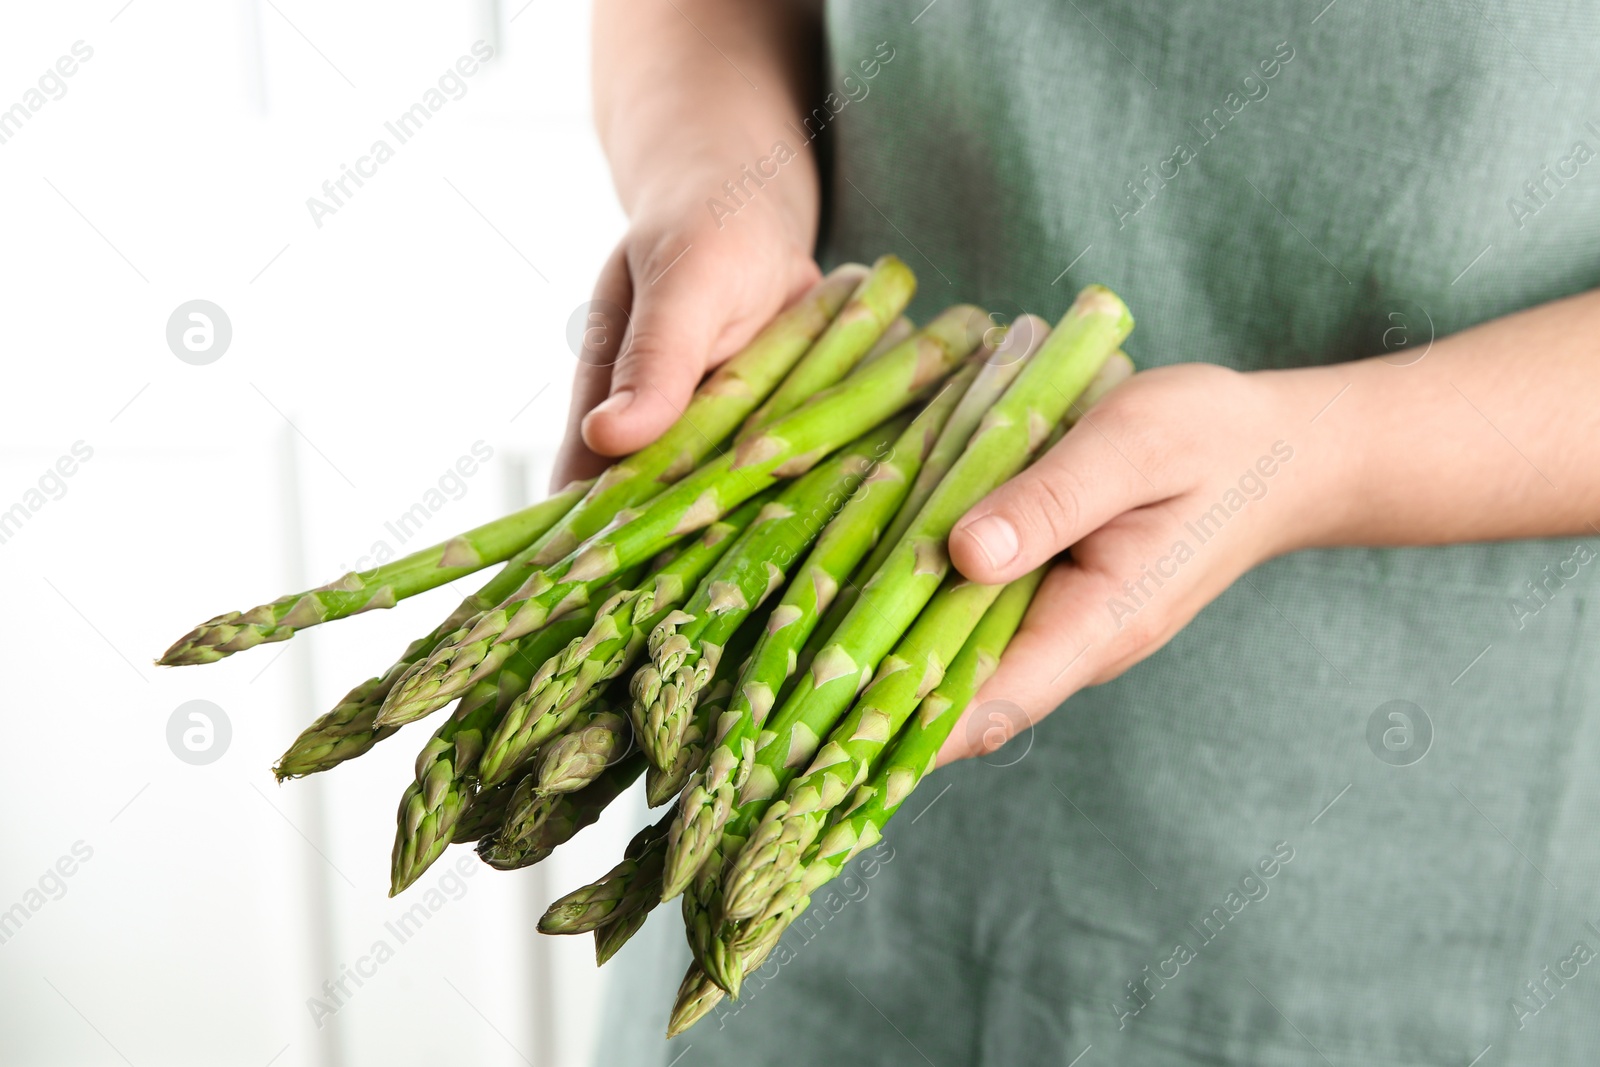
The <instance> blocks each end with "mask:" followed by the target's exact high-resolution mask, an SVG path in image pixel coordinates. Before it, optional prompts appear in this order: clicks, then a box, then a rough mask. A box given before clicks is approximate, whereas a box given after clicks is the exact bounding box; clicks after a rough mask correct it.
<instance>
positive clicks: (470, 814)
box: [450, 782, 516, 845]
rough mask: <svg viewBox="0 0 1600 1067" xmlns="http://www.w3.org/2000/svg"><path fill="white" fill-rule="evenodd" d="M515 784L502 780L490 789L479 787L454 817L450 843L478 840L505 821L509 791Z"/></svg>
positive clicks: (498, 827) (509, 799)
mask: <svg viewBox="0 0 1600 1067" xmlns="http://www.w3.org/2000/svg"><path fill="white" fill-rule="evenodd" d="M515 788H516V786H515V785H513V784H512V783H510V782H502V783H501V784H500V785H497V786H494V787H493V788H491V789H480V790H478V792H477V793H476V794H475V795H474V796H473V798H472V803H471V804H468V805H467V806H466V808H465V809H464V810H463V811H462V812H461V815H460V816H459V817H458V818H457V819H456V832H455V833H453V834H451V835H450V843H451V844H452V845H465V844H470V843H472V842H475V841H479V840H481V839H483V838H485V837H488V836H489V835H490V834H492V833H494V832H495V831H496V830H498V829H500V824H501V823H503V822H505V821H506V805H508V804H509V803H510V802H511V791H512V790H513V789H515Z"/></svg>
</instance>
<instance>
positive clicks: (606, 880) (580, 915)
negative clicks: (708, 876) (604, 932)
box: [539, 819, 667, 934]
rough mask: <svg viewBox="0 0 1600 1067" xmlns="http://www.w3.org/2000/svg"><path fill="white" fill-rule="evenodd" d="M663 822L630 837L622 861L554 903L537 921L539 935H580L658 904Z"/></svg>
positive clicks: (663, 848) (664, 838) (663, 853)
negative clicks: (596, 878)
mask: <svg viewBox="0 0 1600 1067" xmlns="http://www.w3.org/2000/svg"><path fill="white" fill-rule="evenodd" d="M666 844H667V820H666V819H661V820H660V821H658V822H656V823H655V824H654V825H652V826H646V827H645V828H644V829H643V830H640V831H639V832H638V833H637V834H635V835H634V836H633V840H632V841H629V842H628V847H627V848H626V849H625V850H624V851H623V853H622V862H621V863H618V864H617V865H616V866H615V867H613V868H611V869H610V870H609V871H607V872H606V873H605V874H603V875H601V876H600V878H599V879H598V880H596V881H593V882H590V883H589V884H588V885H586V886H583V887H581V888H579V889H574V890H573V891H572V892H570V893H568V894H567V895H566V896H564V897H562V898H561V899H560V900H557V901H556V902H555V903H554V904H551V905H550V907H549V908H548V909H547V910H546V911H545V913H544V917H543V918H541V919H540V920H539V932H540V933H542V934H583V933H588V932H589V931H590V930H598V929H599V928H601V927H602V926H608V925H610V924H612V923H615V922H617V921H619V920H621V919H625V918H627V917H628V916H629V915H632V914H635V913H648V912H649V911H650V909H651V908H653V907H655V906H656V905H657V904H659V903H660V902H661V889H660V886H661V861H662V859H663V858H664V857H665V855H666Z"/></svg>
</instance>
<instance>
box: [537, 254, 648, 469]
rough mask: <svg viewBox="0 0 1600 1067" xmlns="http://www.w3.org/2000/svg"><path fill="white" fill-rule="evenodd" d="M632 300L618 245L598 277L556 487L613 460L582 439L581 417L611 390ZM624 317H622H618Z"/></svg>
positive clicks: (574, 380)
mask: <svg viewBox="0 0 1600 1067" xmlns="http://www.w3.org/2000/svg"><path fill="white" fill-rule="evenodd" d="M632 300H633V286H632V283H631V281H630V279H629V277H628V263H627V258H626V252H625V250H624V248H623V247H621V246H619V247H618V248H617V249H616V250H615V251H614V252H612V253H611V255H610V257H609V258H607V260H606V262H605V265H604V266H602V267H601V268H600V274H599V277H597V278H596V279H595V283H594V295H593V297H592V298H591V299H590V302H589V311H590V316H589V322H588V326H587V328H586V329H585V330H584V332H583V345H582V347H581V348H580V349H579V351H578V365H577V368H576V369H575V370H574V371H573V375H572V396H571V398H570V400H569V402H568V405H567V432H566V435H565V437H564V438H563V439H562V444H561V451H560V452H559V453H557V455H556V462H555V468H554V469H553V470H552V472H551V476H550V487H551V489H552V491H554V490H557V489H560V488H561V487H562V486H564V485H566V484H567V483H568V482H570V481H572V480H573V479H575V478H590V477H593V476H594V475H596V474H599V473H600V472H601V471H602V470H604V469H605V468H606V465H607V463H608V462H609V461H608V460H607V459H606V458H605V457H603V456H600V455H599V454H597V453H596V452H595V451H594V450H593V449H591V448H589V447H588V445H587V444H586V443H585V441H584V439H583V420H584V416H586V415H587V414H588V413H589V412H590V411H591V410H592V409H593V408H594V407H595V405H596V404H599V403H600V402H601V401H603V400H604V399H605V398H606V396H607V395H608V394H609V393H610V392H611V365H612V364H613V363H615V362H616V361H617V354H618V353H619V352H620V351H621V349H622V343H623V339H624V337H625V336H626V334H627V329H626V318H625V315H624V314H621V313H620V312H622V311H623V309H626V308H627V307H628V305H629V304H630V303H632ZM617 320H621V321H617Z"/></svg>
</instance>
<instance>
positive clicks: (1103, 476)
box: [950, 420, 1169, 585]
mask: <svg viewBox="0 0 1600 1067" xmlns="http://www.w3.org/2000/svg"><path fill="white" fill-rule="evenodd" d="M1104 421H1108V420H1096V421H1095V422H1090V421H1089V420H1084V421H1082V422H1080V423H1078V424H1077V425H1076V426H1074V427H1073V428H1072V429H1071V430H1069V431H1068V432H1067V434H1066V436H1065V437H1063V438H1062V439H1061V440H1060V441H1059V442H1057V443H1056V446H1055V447H1054V448H1052V449H1050V451H1048V452H1046V453H1045V454H1044V455H1042V456H1040V457H1039V458H1038V459H1037V460H1036V461H1034V463H1033V465H1032V466H1030V467H1028V468H1027V469H1025V470H1023V471H1022V472H1021V473H1019V474H1018V475H1017V476H1016V477H1014V478H1012V479H1011V480H1010V481H1008V482H1006V483H1005V484H1004V485H1002V486H1000V488H998V489H996V490H995V491H994V492H992V493H990V494H989V495H988V496H986V497H984V498H983V499H982V500H981V501H979V502H978V503H977V505H975V506H974V507H973V508H972V510H970V511H968V512H967V513H966V515H964V516H962V518H961V521H960V522H958V523H957V524H956V527H955V529H954V530H952V531H951V533H950V561H951V562H952V563H954V564H955V565H956V568H957V569H958V570H960V571H961V573H962V574H964V575H965V576H966V577H967V578H969V579H971V580H972V581H974V582H982V583H983V584H985V585H994V584H998V583H1000V582H1009V581H1011V580H1013V579H1015V578H1020V577H1021V576H1022V575H1024V574H1026V573H1028V572H1029V571H1031V570H1033V568H1035V567H1037V566H1039V565H1040V564H1042V563H1044V562H1045V561H1046V560H1048V559H1049V558H1050V557H1051V556H1053V555H1055V554H1056V553H1057V552H1060V551H1062V550H1063V549H1066V548H1070V547H1071V546H1072V545H1073V544H1075V543H1076V542H1077V541H1079V540H1081V539H1082V538H1083V537H1085V536H1086V535H1088V534H1090V533H1093V532H1094V531H1095V530H1098V529H1099V528H1100V527H1101V526H1104V525H1105V524H1106V523H1108V522H1110V521H1111V520H1112V519H1114V518H1116V517H1117V516H1118V515H1120V514H1122V513H1123V512H1124V511H1128V510H1130V509H1132V508H1136V507H1139V506H1141V505H1143V504H1149V503H1152V502H1153V501H1156V500H1163V499H1165V498H1166V497H1167V496H1168V495H1169V494H1167V493H1164V492H1161V491H1160V490H1158V489H1157V488H1156V487H1155V486H1154V485H1153V484H1151V483H1150V482H1149V481H1148V480H1147V479H1146V478H1145V477H1144V476H1143V475H1142V474H1140V473H1139V471H1138V470H1136V469H1135V468H1134V467H1133V465H1132V463H1131V462H1130V461H1129V460H1128V459H1127V458H1126V457H1125V456H1124V455H1123V454H1122V453H1121V452H1119V451H1118V450H1117V448H1116V447H1115V446H1114V445H1113V444H1112V443H1111V440H1110V438H1108V437H1107V436H1106V432H1105V431H1106V429H1107V427H1103V426H1102V425H1101V423H1102V422H1104Z"/></svg>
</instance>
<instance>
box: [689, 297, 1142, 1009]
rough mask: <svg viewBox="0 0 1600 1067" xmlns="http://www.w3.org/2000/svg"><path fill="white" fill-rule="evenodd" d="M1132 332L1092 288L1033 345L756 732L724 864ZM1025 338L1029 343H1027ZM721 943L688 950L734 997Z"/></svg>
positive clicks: (715, 908) (714, 905) (704, 907)
mask: <svg viewBox="0 0 1600 1067" xmlns="http://www.w3.org/2000/svg"><path fill="white" fill-rule="evenodd" d="M1132 325H1133V323H1132V319H1131V317H1130V316H1129V315H1128V312H1127V308H1126V307H1124V306H1123V304H1122V301H1121V300H1119V299H1118V298H1117V297H1116V295H1115V294H1113V293H1112V292H1111V291H1110V290H1108V289H1105V288H1103V287H1100V286H1090V287H1088V288H1086V289H1084V290H1083V291H1082V292H1081V293H1079V294H1078V298H1077V299H1076V300H1075V301H1074V302H1073V305H1072V307H1071V308H1070V309H1069V310H1068V311H1067V314H1066V315H1065V316H1063V318H1062V320H1061V322H1060V323H1059V324H1058V326H1057V327H1056V329H1055V331H1054V332H1052V333H1051V334H1050V335H1049V337H1048V339H1046V340H1044V341H1043V344H1042V347H1041V348H1040V350H1039V352H1038V354H1037V356H1036V357H1035V358H1033V359H1031V360H1030V361H1029V362H1028V365H1027V366H1026V367H1025V368H1024V369H1023V371H1022V373H1021V374H1019V375H1018V376H1017V378H1016V379H1015V380H1014V381H1013V382H1012V383H1011V386H1010V387H1009V388H1008V389H1007V390H1006V392H1005V394H1004V396H1002V397H1001V398H1000V400H999V401H998V402H997V403H996V404H995V405H994V406H993V407H992V408H991V409H990V410H989V413H988V414H987V415H985V416H984V419H983V421H982V422H981V423H980V425H979V427H978V430H977V431H976V432H975V433H974V434H973V436H972V438H971V440H969V441H968V442H967V447H966V449H965V450H964V451H963V452H962V454H961V457H960V458H959V459H958V460H957V461H956V463H955V465H954V466H953V467H952V468H951V469H950V472H949V473H948V474H947V475H946V476H945V478H944V479H943V480H942V481H941V482H940V483H939V485H938V487H937V488H936V489H935V490H934V492H933V494H932V495H931V496H930V497H929V498H928V501H927V503H925V504H924V505H923V507H922V509H921V510H920V511H919V512H918V514H917V517H916V519H915V520H913V522H912V523H911V524H910V526H909V527H908V528H907V530H906V534H905V537H904V538H903V539H902V540H901V541H900V543H899V544H898V545H897V546H896V547H895V549H894V551H892V552H891V553H890V555H889V557H888V558H887V559H886V560H885V562H884V564H883V566H882V567H880V568H879V569H878V571H877V573H875V574H874V575H873V576H872V578H871V580H870V581H869V582H868V583H867V585H866V586H865V587H864V588H863V589H862V591H861V596H860V598H859V599H858V601H857V602H856V604H855V606H854V607H853V608H852V609H851V610H850V612H849V614H848V615H846V616H845V618H844V620H843V621H842V622H841V623H840V624H839V627H838V629H837V630H836V631H834V633H833V634H832V635H831V636H830V637H829V638H828V644H827V645H826V646H825V647H824V648H822V650H821V651H819V652H818V653H817V655H816V657H815V659H813V660H812V663H811V666H810V668H809V669H808V670H807V672H806V673H805V674H804V675H803V676H801V678H800V680H799V683H798V685H797V686H796V687H795V689H794V691H793V692H792V693H791V694H790V696H789V698H788V700H786V701H785V702H784V705H783V707H782V708H780V709H779V712H778V714H777V716H776V717H775V718H774V719H773V721H772V722H771V724H770V725H769V726H768V727H767V728H766V729H765V730H763V733H762V735H761V739H760V741H759V742H758V745H757V749H756V753H755V757H754V759H753V761H752V766H751V770H750V773H749V776H748V778H747V779H746V781H745V784H744V787H743V788H742V790H741V791H740V794H739V804H740V808H739V812H738V814H737V815H736V816H735V817H734V818H732V819H730V821H729V823H728V825H727V826H726V827H725V829H724V831H723V835H724V843H723V849H724V854H725V855H731V853H732V852H733V851H734V850H735V848H734V846H742V844H743V842H744V840H745V839H746V838H747V837H748V836H749V834H750V831H751V830H752V829H753V828H754V826H755V824H756V822H757V821H758V820H759V819H760V818H761V816H762V815H764V814H765V811H766V807H767V806H768V804H769V803H770V802H771V800H772V799H773V798H774V797H776V796H777V794H778V792H779V791H780V790H781V789H782V788H783V787H784V786H785V785H787V784H788V782H789V781H790V780H791V779H792V778H793V777H794V774H795V768H797V767H798V766H800V765H801V764H803V763H805V762H806V761H807V760H809V759H810V758H811V757H812V756H813V755H814V754H815V750H816V746H817V744H818V741H819V740H820V738H821V737H822V736H823V735H824V734H826V733H827V732H828V731H829V730H831V729H832V728H833V726H834V724H835V723H836V722H837V720H838V718H839V716H840V714H841V713H842V712H843V711H844V709H845V707H846V706H848V704H849V703H850V701H851V699H852V698H853V697H854V696H855V694H856V692H857V691H859V689H860V688H861V687H862V686H863V685H864V684H865V683H866V681H867V680H868V679H870V677H871V672H872V671H873V669H874V668H875V667H876V666H877V664H878V662H879V661H880V660H881V659H882V658H883V656H884V655H885V654H886V653H887V652H888V651H889V648H890V647H892V646H893V644H894V643H895V641H896V640H898V638H899V637H900V636H901V635H902V634H904V633H905V631H906V629H907V628H908V627H909V626H910V624H911V620H912V619H914V618H915V617H916V615H917V613H918V612H920V611H921V610H922V608H923V606H924V605H925V604H927V602H928V600H929V599H930V598H931V597H932V595H933V592H934V590H935V588H936V587H937V586H938V584H939V582H940V581H941V580H942V579H943V578H944V576H945V574H946V573H947V572H948V570H949V568H950V560H949V556H948V555H947V554H946V551H945V539H946V538H947V537H948V536H949V533H950V530H951V529H952V528H953V527H954V526H955V523H956V521H957V520H958V519H959V518H960V517H961V515H962V514H964V513H965V512H966V511H967V509H968V508H970V507H971V506H972V505H973V504H976V503H977V502H978V501H979V500H980V499H982V497H983V496H984V495H985V494H986V493H988V492H989V490H991V489H992V488H993V487H994V486H996V485H998V484H999V483H1001V482H1003V481H1005V480H1006V479H1008V478H1010V477H1011V476H1012V475H1013V474H1015V473H1016V472H1017V471H1019V470H1020V469H1021V468H1022V466H1023V465H1024V464H1025V463H1026V462H1027V460H1028V457H1029V455H1030V454H1031V453H1033V452H1034V451H1035V450H1036V449H1037V448H1038V447H1039V446H1040V445H1041V444H1042V443H1043V442H1044V439H1045V438H1046V436H1047V435H1048V434H1049V433H1050V430H1051V428H1052V427H1054V426H1056V425H1057V424H1059V422H1060V421H1061V418H1062V416H1063V415H1065V413H1066V410H1067V408H1068V406H1069V405H1070V403H1071V401H1072V399H1073V398H1074V397H1076V396H1077V395H1078V394H1080V393H1082V392H1083V389H1084V388H1085V387H1086V386H1087V385H1088V383H1089V381H1090V379H1091V378H1093V377H1094V375H1095V373H1096V372H1097V371H1098V370H1099V368H1100V366H1101V365H1102V364H1103V363H1104V362H1105V361H1106V359H1107V358H1108V357H1109V356H1110V354H1111V352H1112V351H1113V350H1114V349H1115V348H1116V346H1117V345H1118V344H1119V343H1120V342H1121V341H1122V339H1123V338H1124V337H1126V336H1127V334H1128V331H1129V330H1131V329H1132ZM1030 332H1031V333H1033V335H1034V338H1035V340H1036V341H1037V339H1038V334H1037V331H1030ZM730 839H731V840H730ZM715 897H716V893H715V891H713V892H712V894H711V895H710V896H709V897H708V896H706V895H703V894H702V895H698V896H697V899H696V900H695V901H693V902H691V901H690V900H689V899H688V895H687V894H686V896H685V905H684V906H685V909H686V911H685V913H686V915H688V914H689V910H690V909H691V908H693V909H695V911H696V914H697V920H696V921H697V922H701V923H702V929H703V928H704V927H705V925H706V924H708V923H709V922H710V921H711V920H709V919H704V918H703V917H704V916H706V915H709V916H714V917H716V918H717V919H718V920H720V913H721V907H722V905H721V903H720V902H719V901H717V900H716V899H715ZM723 939H724V936H723V935H721V934H718V935H715V936H713V937H712V938H710V939H709V940H707V939H703V938H702V939H701V940H699V941H697V942H696V944H695V947H696V948H697V949H699V950H700V951H701V953H702V954H701V955H700V956H699V957H698V958H699V960H700V963H701V966H703V967H705V968H706V970H707V973H709V974H710V975H711V976H712V977H713V978H714V979H717V980H719V981H723V982H727V983H729V984H731V985H733V986H735V987H736V986H737V982H738V976H737V975H731V974H729V973H727V972H726V971H723V972H722V973H719V968H718V963H719V961H718V960H717V959H714V958H712V957H711V956H709V955H708V954H705V952H704V950H705V949H706V948H707V947H709V946H710V945H711V944H712V943H713V942H717V941H721V940H723ZM725 988H727V986H725ZM729 991H730V992H733V989H729Z"/></svg>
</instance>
